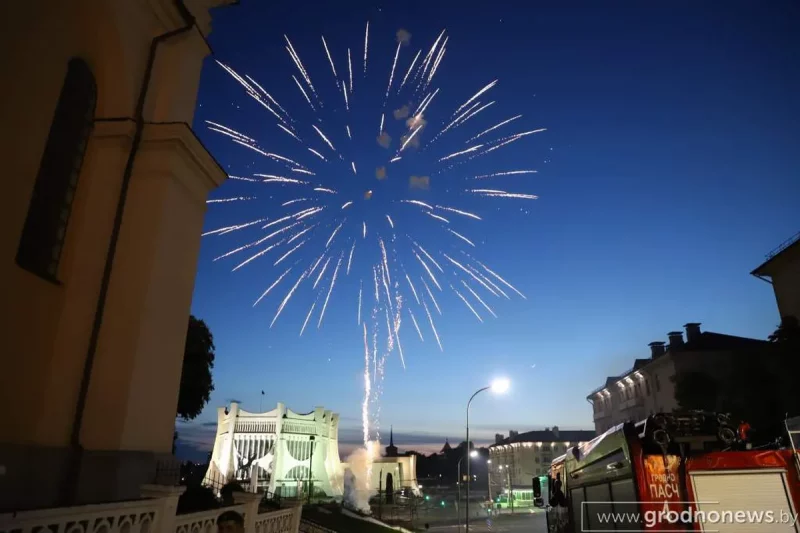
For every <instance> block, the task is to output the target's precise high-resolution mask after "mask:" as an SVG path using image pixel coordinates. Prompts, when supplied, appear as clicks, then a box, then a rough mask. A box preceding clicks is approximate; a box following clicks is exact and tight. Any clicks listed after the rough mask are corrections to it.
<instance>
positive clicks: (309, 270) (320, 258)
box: [307, 251, 328, 288]
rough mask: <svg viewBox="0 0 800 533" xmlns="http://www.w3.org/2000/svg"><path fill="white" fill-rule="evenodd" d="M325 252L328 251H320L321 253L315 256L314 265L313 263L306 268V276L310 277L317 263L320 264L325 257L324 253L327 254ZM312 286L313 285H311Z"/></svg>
mask: <svg viewBox="0 0 800 533" xmlns="http://www.w3.org/2000/svg"><path fill="white" fill-rule="evenodd" d="M327 253H328V252H327V251H325V252H322V255H320V256H319V257H318V258H317V260H316V262H315V263H314V265H313V266H312V267H311V268H310V269H308V271H307V273H308V276H309V277H311V276H312V275H313V274H314V271H315V270H316V269H317V267H318V266H319V264H320V263H321V262H322V260H323V259H324V258H325V254H327ZM312 288H314V287H312Z"/></svg>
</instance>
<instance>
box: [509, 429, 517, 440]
mask: <svg viewBox="0 0 800 533" xmlns="http://www.w3.org/2000/svg"><path fill="white" fill-rule="evenodd" d="M518 435H519V431H514V430H513V429H509V430H508V438H509V439H513V438H514V437H516V436H518Z"/></svg>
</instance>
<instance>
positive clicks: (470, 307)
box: [450, 285, 483, 322]
mask: <svg viewBox="0 0 800 533" xmlns="http://www.w3.org/2000/svg"><path fill="white" fill-rule="evenodd" d="M450 288H451V289H453V292H454V293H456V296H458V297H459V298H461V301H462V302H464V304H465V305H466V306H467V307H469V310H470V311H472V314H473V315H475V318H477V319H478V321H479V322H483V319H482V318H481V315H479V314H478V312H477V311H476V310H475V308H474V307H472V305H470V303H469V302H468V301H467V299H466V298H464V296H463V295H462V294H461V293H460V292H458V291H457V290H456V288H455V287H453V286H452V285H451V286H450Z"/></svg>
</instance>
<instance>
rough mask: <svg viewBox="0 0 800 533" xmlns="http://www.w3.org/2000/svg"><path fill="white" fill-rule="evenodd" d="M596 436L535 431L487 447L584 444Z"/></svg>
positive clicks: (590, 432)
mask: <svg viewBox="0 0 800 533" xmlns="http://www.w3.org/2000/svg"><path fill="white" fill-rule="evenodd" d="M596 435H597V434H596V433H595V432H594V430H589V429H560V430H558V435H556V434H555V433H553V431H552V430H550V429H546V430H535V431H527V432H525V433H520V434H518V435H515V436H513V437H508V438H506V439H503V440H502V441H501V442H498V443H496V444H493V445H491V446H489V448H494V447H495V446H503V445H505V444H512V443H514V442H585V441H590V440H592V439H593V438H595V436H596Z"/></svg>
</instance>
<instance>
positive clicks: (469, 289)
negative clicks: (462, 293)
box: [461, 279, 497, 318]
mask: <svg viewBox="0 0 800 533" xmlns="http://www.w3.org/2000/svg"><path fill="white" fill-rule="evenodd" d="M461 283H462V284H463V285H464V287H465V288H466V289H467V290H468V291H469V292H470V294H472V296H474V297H475V299H476V300H478V301H479V302H480V303H481V305H483V307H485V308H486V310H487V311H489V313H490V314H491V315H492V316H493V317H495V318H497V315H496V314H494V311H492V308H491V307H489V306H488V305H487V304H486V302H484V301H483V300H482V299H481V297H480V296H478V293H477V292H475V291H473V290H472V287H470V286H469V285H467V282H466V281H464V280H463V279H462V280H461Z"/></svg>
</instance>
